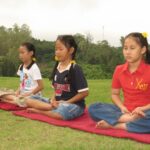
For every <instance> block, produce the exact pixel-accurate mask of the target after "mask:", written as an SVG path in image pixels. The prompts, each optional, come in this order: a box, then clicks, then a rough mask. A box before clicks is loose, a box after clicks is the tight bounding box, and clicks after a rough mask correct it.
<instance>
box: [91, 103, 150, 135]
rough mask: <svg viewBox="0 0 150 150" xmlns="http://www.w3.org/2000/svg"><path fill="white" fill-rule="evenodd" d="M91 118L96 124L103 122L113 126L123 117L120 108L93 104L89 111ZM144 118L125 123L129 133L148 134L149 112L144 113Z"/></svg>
mask: <svg viewBox="0 0 150 150" xmlns="http://www.w3.org/2000/svg"><path fill="white" fill-rule="evenodd" d="M88 111H89V114H90V116H91V118H92V119H93V120H94V121H96V122H98V121H100V120H105V121H106V122H107V123H109V124H110V125H112V126H114V125H116V124H117V123H118V119H119V118H120V117H121V116H122V115H123V113H122V112H121V110H120V108H118V107H117V106H115V105H113V104H106V103H95V104H92V105H91V106H90V107H89V109H88ZM145 114H146V117H143V118H140V119H137V120H135V121H132V122H128V123H126V127H127V130H128V131H129V132H137V133H150V110H148V111H145Z"/></svg>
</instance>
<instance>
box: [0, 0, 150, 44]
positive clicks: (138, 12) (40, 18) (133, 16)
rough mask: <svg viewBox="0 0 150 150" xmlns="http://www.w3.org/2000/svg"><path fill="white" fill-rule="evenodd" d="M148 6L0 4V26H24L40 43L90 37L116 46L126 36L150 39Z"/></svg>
mask: <svg viewBox="0 0 150 150" xmlns="http://www.w3.org/2000/svg"><path fill="white" fill-rule="evenodd" d="M149 3H150V0H0V25H4V26H6V27H11V26H12V25H13V24H14V23H17V24H18V25H22V24H27V25H29V26H30V29H31V30H32V35H33V36H34V37H35V38H39V39H42V40H43V39H45V40H55V39H56V37H57V35H58V34H75V33H82V34H87V33H90V34H91V35H92V36H93V38H94V41H101V40H103V38H104V39H105V40H108V42H109V43H110V44H111V45H112V46H116V45H117V46H118V45H119V44H120V36H125V35H127V34H128V33H129V32H134V31H138V32H148V33H149V36H150V4H149ZM103 26H104V30H103ZM103 31H104V32H103ZM103 33H104V36H103ZM149 39H150V38H149Z"/></svg>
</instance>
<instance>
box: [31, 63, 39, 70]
mask: <svg viewBox="0 0 150 150" xmlns="http://www.w3.org/2000/svg"><path fill="white" fill-rule="evenodd" d="M31 69H32V70H38V69H39V67H38V65H37V64H36V63H34V64H33V65H32V67H31Z"/></svg>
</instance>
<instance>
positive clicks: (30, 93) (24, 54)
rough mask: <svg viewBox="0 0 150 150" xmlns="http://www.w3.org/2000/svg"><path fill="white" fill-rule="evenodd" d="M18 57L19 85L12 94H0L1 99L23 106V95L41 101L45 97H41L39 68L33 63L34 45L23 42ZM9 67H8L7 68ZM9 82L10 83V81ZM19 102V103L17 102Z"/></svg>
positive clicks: (41, 85)
mask: <svg viewBox="0 0 150 150" xmlns="http://www.w3.org/2000/svg"><path fill="white" fill-rule="evenodd" d="M19 57H20V60H21V61H22V64H21V65H20V67H19V70H18V72H17V75H19V76H20V86H19V88H18V90H17V91H16V92H15V93H14V94H9V93H8V94H7V92H6V91H5V94H4V95H3V96H2V95H1V100H2V101H5V102H9V103H14V104H18V105H19V106H22V107H25V106H24V105H23V104H22V100H23V99H24V97H32V98H34V99H39V100H43V101H48V100H47V99H44V98H43V99H41V90H42V89H43V82H42V77H41V73H40V70H39V68H38V66H37V64H36V63H35V47H34V45H33V44H31V43H28V42H27V43H23V44H21V46H20V47H19ZM8 69H9V68H8ZM10 84H11V83H10ZM18 102H19V103H18Z"/></svg>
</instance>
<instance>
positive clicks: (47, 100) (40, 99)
mask: <svg viewBox="0 0 150 150" xmlns="http://www.w3.org/2000/svg"><path fill="white" fill-rule="evenodd" d="M29 98H31V99H35V100H38V101H41V102H45V103H50V99H49V98H46V97H42V96H41V95H32V96H30V97H29Z"/></svg>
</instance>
